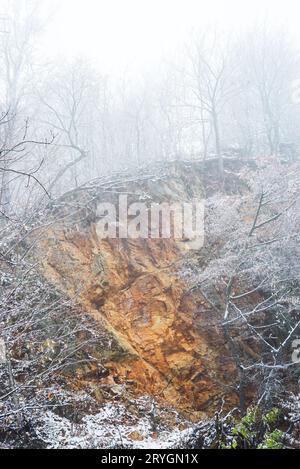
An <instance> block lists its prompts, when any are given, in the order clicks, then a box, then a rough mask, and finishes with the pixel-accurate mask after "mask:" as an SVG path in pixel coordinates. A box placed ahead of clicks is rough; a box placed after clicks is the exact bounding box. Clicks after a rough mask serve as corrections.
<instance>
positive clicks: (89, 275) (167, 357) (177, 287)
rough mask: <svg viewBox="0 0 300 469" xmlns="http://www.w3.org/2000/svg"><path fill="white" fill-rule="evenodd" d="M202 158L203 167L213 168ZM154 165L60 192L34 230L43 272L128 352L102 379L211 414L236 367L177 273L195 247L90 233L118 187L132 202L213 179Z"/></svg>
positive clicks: (188, 190) (199, 192) (186, 191)
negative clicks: (145, 170)
mask: <svg viewBox="0 0 300 469" xmlns="http://www.w3.org/2000/svg"><path fill="white" fill-rule="evenodd" d="M210 164H211V171H206V174H207V173H208V174H210V175H211V176H214V168H213V163H210ZM157 171H158V169H157V168H156V169H154V170H153V171H152V172H151V173H144V174H139V175H136V177H128V176H127V177H126V176H122V177H121V178H119V179H117V178H116V179H115V180H113V181H112V182H111V181H108V180H102V181H98V182H96V183H94V184H92V185H90V186H87V187H85V188H81V189H79V190H76V191H74V192H72V193H70V194H67V195H66V196H64V197H63V198H62V199H60V200H59V201H58V202H57V203H56V204H55V206H54V207H52V208H51V211H50V213H49V217H50V220H51V223H50V224H49V225H48V228H47V229H46V231H45V228H43V230H41V232H40V234H41V233H42V235H41V236H40V239H41V241H40V242H39V249H38V251H39V255H41V257H42V271H43V274H44V275H45V277H46V278H47V279H48V280H49V281H50V282H52V283H53V284H55V285H56V286H57V287H59V288H60V289H61V290H62V291H64V292H66V293H67V294H68V295H70V296H72V297H76V299H77V301H78V302H79V303H80V304H81V305H82V306H83V307H84V308H85V309H86V310H87V311H88V312H89V313H90V314H92V315H93V317H94V318H96V319H98V318H99V319H101V320H103V319H104V321H105V324H106V327H107V328H108V330H110V331H111V332H113V334H114V335H115V337H116V338H117V340H118V341H119V343H120V344H122V346H123V347H124V349H125V350H127V351H128V353H127V354H125V356H122V358H121V359H120V360H119V361H118V360H116V361H114V362H109V361H108V363H106V366H107V367H108V368H109V369H110V376H109V377H108V378H103V379H104V380H110V382H116V383H124V384H126V386H128V387H129V388H130V389H131V390H132V391H133V392H134V393H135V394H136V395H143V394H150V395H154V396H155V397H156V398H157V399H158V400H163V401H164V402H166V403H168V404H170V405H172V406H175V407H177V408H178V409H184V410H187V411H193V412H194V411H199V412H205V413H212V412H214V410H215V408H216V407H218V406H219V403H220V400H221V399H222V398H223V397H225V398H226V401H227V402H228V404H229V406H231V405H234V403H235V399H236V396H235V395H234V394H233V393H232V391H231V389H230V384H232V382H233V381H234V379H235V369H234V365H233V363H232V361H231V360H230V357H229V353H228V350H227V348H226V345H225V342H224V337H223V335H222V332H221V330H220V329H219V328H218V327H216V326H214V327H207V324H208V323H211V322H213V321H212V320H215V319H217V318H216V313H215V312H214V311H213V309H212V308H211V306H210V305H209V304H208V303H207V302H206V300H205V299H204V298H203V297H202V296H201V294H200V293H197V292H195V291H194V290H193V291H191V288H190V285H189V284H188V283H187V281H185V280H184V279H183V278H182V275H179V274H178V272H179V271H180V266H181V263H182V262H183V261H186V257H187V256H193V255H197V252H196V251H189V250H187V249H186V243H185V242H178V241H175V240H173V239H170V240H151V239H147V240H131V239H123V240H118V239H114V240H112V239H111V240H101V239H99V238H98V236H97V231H96V223H97V216H96V211H97V203H98V202H99V201H101V202H103V201H111V202H115V203H117V197H118V195H119V194H120V193H123V194H124V193H126V194H127V195H128V196H129V199H130V201H137V200H139V201H141V200H143V201H149V200H151V201H155V202H166V201H168V202H178V201H181V202H184V201H190V200H191V199H193V198H194V197H197V198H199V197H202V196H203V195H205V192H206V191H207V190H210V191H214V190H215V189H216V188H217V186H218V182H217V181H216V179H215V178H214V177H212V179H211V180H210V182H209V183H207V181H205V180H204V179H203V166H202V165H201V164H200V163H192V164H191V165H187V164H183V163H182V164H175V165H171V166H170V167H169V168H168V169H166V168H165V167H160V168H159V172H157ZM152 174H159V176H155V177H154V176H152ZM231 177H233V176H231ZM231 182H232V181H231ZM233 182H234V184H231V185H230V187H235V189H234V190H236V191H238V190H239V189H240V184H239V182H238V178H236V179H235V178H234V181H233ZM225 185H226V184H225ZM45 233H46V236H45ZM194 413H195V412H194ZM199 415H200V414H196V413H195V416H199Z"/></svg>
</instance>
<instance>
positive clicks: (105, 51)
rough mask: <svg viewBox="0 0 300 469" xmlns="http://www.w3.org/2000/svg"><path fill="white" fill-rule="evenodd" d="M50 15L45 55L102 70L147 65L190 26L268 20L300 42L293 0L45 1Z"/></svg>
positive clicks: (238, 25)
mask: <svg viewBox="0 0 300 469" xmlns="http://www.w3.org/2000/svg"><path fill="white" fill-rule="evenodd" d="M46 2H48V5H50V9H51V11H52V14H53V17H52V21H51V23H50V24H49V25H48V32H47V34H46V36H45V39H44V42H43V48H44V53H45V55H50V56H60V57H62V58H64V57H70V58H71V57H74V56H75V57H76V56H81V57H85V58H88V59H90V60H91V61H93V62H94V63H95V64H96V65H97V67H98V68H99V70H100V71H101V72H104V73H110V72H113V73H116V74H119V73H120V72H122V71H123V70H125V69H128V68H138V69H140V68H142V69H143V68H147V66H151V64H152V63H155V61H157V60H159V59H160V58H161V57H162V56H167V55H168V52H169V51H171V50H172V51H174V49H176V47H177V45H180V44H181V43H182V42H184V38H185V37H186V36H187V35H188V33H189V32H190V30H191V29H192V28H195V27H199V26H200V27H201V26H203V27H204V26H205V25H211V24H213V23H217V24H219V25H220V26H221V28H222V29H225V30H226V29H228V30H231V31H239V30H241V29H245V28H247V27H249V26H250V27H251V24H254V23H255V22H256V21H264V19H266V18H268V22H270V23H271V24H272V25H274V26H282V25H283V26H285V28H286V29H288V30H289V31H290V32H292V33H294V34H296V36H297V38H299V44H300V30H299V21H300V6H299V2H297V1H296V0H286V1H283V0H251V2H250V1H245V0H226V1H224V0H59V1H58V0H55V1H53V0H46Z"/></svg>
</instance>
